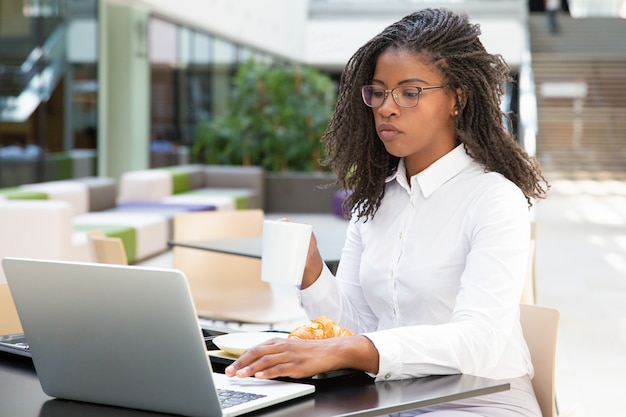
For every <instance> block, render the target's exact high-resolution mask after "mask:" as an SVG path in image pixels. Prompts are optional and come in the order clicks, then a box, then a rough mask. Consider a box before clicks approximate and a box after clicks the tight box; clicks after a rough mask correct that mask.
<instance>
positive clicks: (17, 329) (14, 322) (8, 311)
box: [0, 282, 24, 335]
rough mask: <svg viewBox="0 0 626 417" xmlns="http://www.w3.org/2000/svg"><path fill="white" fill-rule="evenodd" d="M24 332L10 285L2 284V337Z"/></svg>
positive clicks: (0, 326) (0, 287)
mask: <svg viewBox="0 0 626 417" xmlns="http://www.w3.org/2000/svg"><path fill="white" fill-rule="evenodd" d="M23 332H24V331H23V330H22V324H21V323H20V319H19V317H18V315H17V310H16V309H15V303H13V297H12V296H11V291H10V290H9V284H7V283H6V282H3V283H0V335H5V334H16V333H23Z"/></svg>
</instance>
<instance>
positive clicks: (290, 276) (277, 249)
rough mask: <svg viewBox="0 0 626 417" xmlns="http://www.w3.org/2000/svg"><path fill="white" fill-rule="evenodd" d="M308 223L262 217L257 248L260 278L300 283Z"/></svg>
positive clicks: (305, 250) (309, 230) (309, 238)
mask: <svg viewBox="0 0 626 417" xmlns="http://www.w3.org/2000/svg"><path fill="white" fill-rule="evenodd" d="M311 233H312V227H311V225H310V224H304V223H294V222H289V221H283V220H265V221H264V222H263V239H262V247H261V280H263V281H265V282H270V283H275V284H289V285H300V284H301V283H302V275H303V273H304V267H305V265H306V259H307V254H308V252H309V244H310V242H311Z"/></svg>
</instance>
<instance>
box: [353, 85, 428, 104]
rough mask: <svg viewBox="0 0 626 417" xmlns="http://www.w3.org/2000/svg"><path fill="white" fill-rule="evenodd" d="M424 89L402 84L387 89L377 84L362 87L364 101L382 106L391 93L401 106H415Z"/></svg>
mask: <svg viewBox="0 0 626 417" xmlns="http://www.w3.org/2000/svg"><path fill="white" fill-rule="evenodd" d="M421 92H422V89H421V88H420V87H414V86H400V87H396V88H394V89H392V90H385V89H384V88H382V87H380V86H377V85H366V86H364V87H363V88H362V95H363V101H364V102H365V104H366V105H367V106H369V107H379V106H382V104H383V102H384V101H385V99H386V98H387V94H388V93H391V96H392V97H393V100H394V101H395V102H396V104H397V105H398V106H400V107H415V106H417V103H418V102H419V99H420V94H421Z"/></svg>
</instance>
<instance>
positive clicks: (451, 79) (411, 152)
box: [226, 9, 546, 416]
mask: <svg viewBox="0 0 626 417" xmlns="http://www.w3.org/2000/svg"><path fill="white" fill-rule="evenodd" d="M479 34H480V29H479V27H478V26H477V25H473V24H470V23H469V22H468V20H467V17H466V16H464V15H458V14H455V13H453V12H451V11H448V10H444V9H427V10H422V11H419V12H416V13H414V14H412V15H409V16H407V17H405V18H404V19H402V20H400V21H398V22H397V23H394V24H392V25H391V26H389V27H388V28H386V29H385V30H384V31H383V32H382V33H380V34H379V35H377V36H376V37H374V38H373V39H372V40H370V41H369V42H367V43H366V44H365V45H364V46H363V47H361V48H360V49H359V50H358V51H357V52H356V53H355V55H354V56H353V57H352V58H351V59H350V61H349V62H348V64H347V66H346V69H345V71H344V73H343V75H342V79H341V85H340V91H339V97H338V103H337V107H336V109H335V112H334V115H333V118H332V120H331V122H330V124H329V127H328V130H327V132H326V134H325V136H324V140H325V141H326V146H327V163H328V164H329V165H330V166H331V167H332V168H333V170H334V172H335V173H336V174H337V178H338V179H339V182H340V184H341V185H342V186H343V187H344V188H345V189H348V190H351V191H352V193H351V195H350V197H349V199H348V204H349V206H350V207H351V209H352V220H351V221H350V225H349V227H348V233H347V239H346V243H345V246H344V250H343V254H342V257H341V263H340V264H339V268H338V270H337V274H336V276H333V275H332V273H331V272H330V271H329V270H328V269H327V268H326V267H325V266H324V264H323V262H322V259H321V257H320V255H319V252H318V250H317V247H316V244H315V239H314V238H313V239H312V244H311V247H310V250H309V257H308V259H307V266H306V268H305V272H304V277H303V280H302V286H301V289H300V292H299V294H300V298H301V301H302V305H303V306H304V308H305V310H306V312H307V314H308V315H309V317H311V318H313V317H317V316H320V315H326V316H330V317H331V318H333V319H334V320H335V321H337V323H339V324H340V325H341V326H343V327H346V328H349V329H351V330H352V331H354V332H355V333H357V334H358V335H357V336H349V337H338V338H333V339H327V340H322V341H307V340H294V339H280V340H273V341H270V342H268V343H266V344H263V345H259V346H256V347H254V348H253V349H250V350H249V351H248V352H246V353H245V354H244V355H242V356H241V357H240V358H239V360H237V361H235V362H234V363H233V365H231V366H230V367H229V368H228V369H227V370H226V373H227V374H228V375H231V376H235V375H236V376H241V377H244V376H250V375H254V376H256V377H258V378H273V377H277V376H291V377H296V378H297V377H305V376H310V375H314V374H317V373H320V372H324V371H329V370H333V369H340V368H354V369H361V370H363V371H366V372H369V373H371V374H372V375H374V376H375V377H376V379H377V380H388V379H401V378H412V377H420V376H424V375H433V374H453V373H467V374H473V375H479V376H485V377H491V378H500V379H508V380H510V381H511V385H512V389H511V390H510V391H507V392H504V393H497V394H491V395H487V396H483V397H476V398H475V399H472V400H467V401H462V402H453V403H449V404H446V405H444V406H440V407H434V408H431V409H421V410H417V411H415V413H414V414H420V413H426V412H431V413H433V414H431V415H433V416H436V415H483V416H539V415H541V413H540V411H539V408H538V405H537V402H536V400H535V397H534V393H533V390H532V385H531V380H530V378H531V376H532V373H533V370H532V364H531V361H530V355H529V352H528V348H527V346H526V343H525V341H524V339H523V335H522V330H521V326H520V323H519V307H518V306H519V301H520V297H521V294H522V288H523V285H524V279H525V275H526V266H527V258H528V247H529V213H528V209H529V206H530V205H531V203H532V201H533V200H534V199H536V198H542V197H544V194H545V191H546V190H545V189H544V185H545V182H544V179H543V176H542V175H541V173H540V170H539V167H538V166H537V164H536V162H535V161H534V160H533V159H531V158H530V157H529V156H528V155H527V154H526V153H525V152H524V151H523V150H522V149H521V148H520V147H519V146H518V144H517V143H516V142H515V141H514V139H513V137H512V136H511V134H510V133H509V132H508V131H507V130H506V127H505V124H504V120H503V119H504V115H503V114H502V112H501V110H500V98H501V95H502V92H503V91H504V83H505V82H506V81H507V80H508V66H507V65H506V63H505V62H504V61H503V59H502V58H501V57H500V56H498V55H491V54H489V53H487V52H486V51H485V49H484V47H483V45H482V44H481V42H480V40H479V38H478V35H479ZM443 409H452V410H454V411H445V413H448V414H439V413H442V412H444V411H441V410H443ZM435 411H436V412H437V414H435ZM450 413H453V414H450ZM459 413H460V414H459ZM463 413H465V414H463ZM467 413H469V414H467Z"/></svg>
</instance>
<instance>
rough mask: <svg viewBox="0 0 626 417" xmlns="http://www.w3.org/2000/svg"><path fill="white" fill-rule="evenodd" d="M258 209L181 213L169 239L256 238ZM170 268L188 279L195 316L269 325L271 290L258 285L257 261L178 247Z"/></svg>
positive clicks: (259, 230)
mask: <svg viewBox="0 0 626 417" xmlns="http://www.w3.org/2000/svg"><path fill="white" fill-rule="evenodd" d="M264 218H265V215H264V212H263V210H260V209H247V210H216V211H203V212H183V213H178V214H176V216H174V240H175V241H193V240H208V239H221V238H234V237H249V236H261V235H262V233H263V220H264ZM173 264H174V268H176V269H180V270H181V271H183V272H184V273H185V275H186V276H187V280H188V282H189V286H190V289H191V293H192V295H193V299H194V303H195V305H196V309H197V311H198V314H199V315H200V316H202V317H206V318H211V319H219V320H225V321H236V322H259V323H264V322H268V321H270V319H269V318H268V317H264V315H263V310H264V309H270V308H271V304H272V291H271V287H270V285H269V284H268V283H266V282H263V281H261V260H260V259H257V258H249V257H243V256H236V255H229V254H223V253H217V252H211V251H206V250H199V249H189V248H183V247H179V246H175V247H174V248H173Z"/></svg>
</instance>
